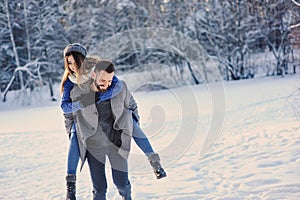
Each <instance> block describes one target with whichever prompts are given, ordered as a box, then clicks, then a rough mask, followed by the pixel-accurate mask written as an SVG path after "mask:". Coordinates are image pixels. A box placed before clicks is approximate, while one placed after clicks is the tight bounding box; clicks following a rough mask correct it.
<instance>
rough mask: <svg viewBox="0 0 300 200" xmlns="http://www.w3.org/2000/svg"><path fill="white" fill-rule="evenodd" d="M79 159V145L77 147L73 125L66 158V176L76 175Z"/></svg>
mask: <svg viewBox="0 0 300 200" xmlns="http://www.w3.org/2000/svg"><path fill="white" fill-rule="evenodd" d="M79 157H80V155H79V145H78V140H77V135H76V130H75V125H74V124H73V128H72V133H71V137H70V146H69V152H68V158H67V159H68V163H67V174H76V171H77V166H78V162H79Z"/></svg>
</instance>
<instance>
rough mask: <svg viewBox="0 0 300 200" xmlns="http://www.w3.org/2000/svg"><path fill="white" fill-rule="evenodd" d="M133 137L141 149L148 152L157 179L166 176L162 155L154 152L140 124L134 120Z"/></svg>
mask: <svg viewBox="0 0 300 200" xmlns="http://www.w3.org/2000/svg"><path fill="white" fill-rule="evenodd" d="M132 137H133V139H134V141H135V143H136V144H137V145H138V146H139V147H140V149H141V150H142V151H143V152H144V154H146V156H147V157H148V160H149V162H150V165H151V166H152V167H153V170H154V174H155V176H156V178H157V179H160V178H163V177H166V176H167V174H166V172H165V170H164V169H163V168H162V166H161V164H160V157H159V155H158V154H157V153H155V152H154V150H153V148H152V146H151V144H150V142H149V140H148V138H147V136H146V135H145V133H144V132H143V131H142V129H141V128H140V126H139V125H138V124H137V123H136V122H135V121H134V120H133V133H132Z"/></svg>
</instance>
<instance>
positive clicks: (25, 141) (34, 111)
mask: <svg viewBox="0 0 300 200" xmlns="http://www.w3.org/2000/svg"><path fill="white" fill-rule="evenodd" d="M299 85H300V83H299V77H298V76H286V77H285V78H284V79H283V78H280V77H270V78H260V79H255V80H242V81H238V82H226V83H224V88H223V87H222V85H219V84H211V85H208V86H207V85H200V86H193V87H183V88H178V89H173V90H164V91H159V92H151V93H141V92H140V93H136V94H135V97H136V99H137V102H138V105H139V110H140V113H141V117H142V122H141V125H142V127H143V129H144V130H145V132H146V133H147V135H148V136H149V139H150V141H151V143H152V144H153V146H154V148H155V150H157V151H158V152H159V153H160V155H161V158H162V163H163V165H164V166H165V169H166V171H167V173H168V177H167V178H164V179H161V180H156V179H155V177H154V174H153V172H152V169H151V167H150V165H149V164H148V161H147V159H146V157H145V156H143V154H142V153H141V151H140V150H139V149H138V148H137V147H136V145H135V144H134V143H133V144H132V154H131V156H130V158H129V165H130V180H131V183H132V188H133V198H134V199H139V200H142V199H145V200H146V199H172V200H175V199H176V200H179V199H182V200H185V199H272V200H273V199H280V200H282V199H300V121H299V120H297V119H296V117H295V114H294V111H293V109H298V107H297V105H298V104H299V103H298V102H297V99H298V98H299V96H300V95H294V96H293V97H291V98H288V97H289V95H290V94H292V93H293V92H294V91H296V90H297V88H298V87H299ZM298 100H300V99H298ZM299 105H300V104H299ZM0 107H2V108H4V107H5V105H4V104H3V103H1V105H0ZM299 113H300V112H299ZM0 124H1V125H0V147H1V149H0V155H1V156H0V188H1V189H0V199H1V200H2V199H5V200H6V199H7V200H11V199H30V200H33V199H63V198H64V195H65V181H64V177H65V173H66V155H67V149H68V138H67V135H66V134H65V131H64V126H63V118H62V113H61V110H60V108H59V102H56V103H52V104H51V105H48V106H42V107H30V108H18V109H13V110H9V109H7V108H6V109H2V111H1V112H0ZM107 178H108V180H109V188H108V194H107V196H108V199H121V198H120V197H119V196H118V193H117V190H116V188H115V186H114V185H113V184H112V180H111V174H110V170H109V168H107ZM77 188H78V190H77V194H78V195H77V197H78V199H79V200H85V199H91V191H92V187H91V181H90V177H89V171H88V166H87V165H85V166H84V168H83V171H82V172H78V184H77Z"/></svg>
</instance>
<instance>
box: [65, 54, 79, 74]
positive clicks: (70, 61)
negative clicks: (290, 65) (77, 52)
mask: <svg viewBox="0 0 300 200" xmlns="http://www.w3.org/2000/svg"><path fill="white" fill-rule="evenodd" d="M67 64H68V67H69V69H70V70H71V71H72V72H77V65H76V63H75V60H74V57H73V55H69V56H67Z"/></svg>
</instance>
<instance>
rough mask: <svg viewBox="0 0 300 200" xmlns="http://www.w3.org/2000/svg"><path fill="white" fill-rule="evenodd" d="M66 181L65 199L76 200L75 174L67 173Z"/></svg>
mask: <svg viewBox="0 0 300 200" xmlns="http://www.w3.org/2000/svg"><path fill="white" fill-rule="evenodd" d="M66 181H67V196H66V200H76V175H74V174H68V175H67V176H66Z"/></svg>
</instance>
